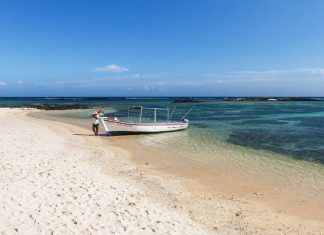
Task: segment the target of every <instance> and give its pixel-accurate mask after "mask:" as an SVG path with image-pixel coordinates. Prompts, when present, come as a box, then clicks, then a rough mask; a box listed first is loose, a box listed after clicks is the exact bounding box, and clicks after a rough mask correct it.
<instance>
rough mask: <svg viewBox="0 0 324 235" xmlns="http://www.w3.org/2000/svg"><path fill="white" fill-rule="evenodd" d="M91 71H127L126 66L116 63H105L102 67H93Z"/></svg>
mask: <svg viewBox="0 0 324 235" xmlns="http://www.w3.org/2000/svg"><path fill="white" fill-rule="evenodd" d="M92 71H93V72H111V73H123V72H127V71H129V69H128V68H125V67H122V66H118V65H116V64H110V65H106V66H104V67H99V66H98V67H95V68H94V69H93V70H92Z"/></svg>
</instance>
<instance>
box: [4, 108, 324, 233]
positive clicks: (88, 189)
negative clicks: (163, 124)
mask: <svg viewBox="0 0 324 235" xmlns="http://www.w3.org/2000/svg"><path fill="white" fill-rule="evenodd" d="M29 112H35V113H36V112H40V111H33V110H27V111H26V110H20V109H5V108H4V109H0V123H1V125H0V133H1V134H0V139H1V141H0V205H1V206H0V234H324V225H323V223H322V221H321V218H322V216H323V215H322V214H320V213H321V211H319V212H318V211H316V208H308V210H310V209H314V211H315V212H314V216H311V217H303V216H302V213H300V214H298V213H295V212H293V213H292V212H290V211H289V210H288V209H287V208H289V207H282V208H280V207H279V208H280V209H278V207H277V208H272V207H270V206H268V205H266V204H264V203H263V201H262V200H261V199H260V198H266V196H267V197H269V195H270V196H271V193H269V194H268V195H263V193H264V192H261V193H260V194H259V191H249V190H250V189H251V186H249V185H246V184H242V182H238V183H236V184H233V180H231V179H229V178H227V181H223V180H224V179H225V178H224V177H221V178H218V181H217V182H216V183H215V182H214V184H215V185H216V186H217V187H216V189H215V188H214V189H213V190H210V189H208V187H205V186H203V185H199V182H198V181H197V180H196V179H193V178H190V177H187V176H185V175H188V174H189V175H190V171H191V172H193V171H200V174H203V173H206V172H201V169H198V168H197V167H196V168H197V169H194V168H193V167H191V166H184V165H176V164H175V162H173V163H172V166H171V165H170V166H168V168H169V169H170V171H174V172H176V173H177V174H169V173H162V171H160V169H162V168H163V167H162V165H163V164H165V163H162V162H159V157H156V156H155V157H154V156H153V155H154V154H156V153H145V154H146V155H145V154H144V153H143V154H142V155H141V153H137V154H139V156H137V157H136V159H135V160H134V159H132V160H131V156H130V154H131V153H129V152H127V151H126V150H125V149H122V148H120V147H122V146H120V147H119V148H118V147H116V146H113V145H111V146H110V145H104V144H103V141H106V142H107V141H111V142H113V141H112V140H109V137H107V138H106V139H105V138H102V137H94V136H93V135H92V134H91V131H90V130H85V129H83V128H80V127H77V126H73V125H70V124H66V123H61V122H56V121H47V120H41V119H35V118H33V117H30V116H27V114H28V113H29ZM129 147H131V146H129ZM152 154H153V155H152ZM160 154H162V155H163V153H160ZM154 162H155V163H154ZM154 164H155V165H154ZM170 164H171V163H170ZM171 168H172V169H171ZM186 169H190V171H189V170H188V171H187V172H186ZM179 175H180V176H179ZM182 175H183V176H182ZM219 175H221V173H219ZM212 180H217V178H215V179H214V178H213V179H212ZM234 180H236V179H234ZM225 186H226V187H232V188H231V190H232V191H233V192H234V191H236V192H237V193H236V194H232V195H231V194H229V193H228V192H227V193H224V190H223V189H224V187H225ZM252 188H253V187H252ZM253 190H254V189H253ZM274 196H275V195H274ZM281 204H282V203H281ZM281 204H280V206H281ZM291 208H292V207H290V209H291ZM292 211H294V210H292ZM295 211H298V210H295ZM310 211H311V210H310ZM315 215H316V216H315Z"/></svg>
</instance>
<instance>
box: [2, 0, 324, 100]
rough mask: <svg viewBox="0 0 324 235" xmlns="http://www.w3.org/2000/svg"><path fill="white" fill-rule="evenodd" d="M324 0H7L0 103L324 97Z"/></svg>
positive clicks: (5, 2)
mask: <svg viewBox="0 0 324 235" xmlns="http://www.w3.org/2000/svg"><path fill="white" fill-rule="evenodd" d="M323 12H324V1H315V0H303V1H302V0H265V1H260V0H255V1H252V0H246V1H239V0H237V1H235V0H222V1H218V0H128V1H126V0H118V1H117V0H115V1H109V0H106V1H96V0H92V1H90V0H88V1H85V0H69V1H64V0H60V1H59V0H52V1H49V0H39V1H34V0H28V1H25V0H20V1H18V0H2V1H0V96H249V95H250V96H271V95H274V96H324V14H323Z"/></svg>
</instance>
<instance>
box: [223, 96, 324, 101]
mask: <svg viewBox="0 0 324 235" xmlns="http://www.w3.org/2000/svg"><path fill="white" fill-rule="evenodd" d="M224 101H323V100H321V99H316V98H307V97H230V98H224Z"/></svg>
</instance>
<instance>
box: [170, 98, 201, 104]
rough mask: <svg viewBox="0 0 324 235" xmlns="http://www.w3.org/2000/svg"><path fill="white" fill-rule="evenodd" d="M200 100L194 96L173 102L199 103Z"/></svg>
mask: <svg viewBox="0 0 324 235" xmlns="http://www.w3.org/2000/svg"><path fill="white" fill-rule="evenodd" d="M198 102H200V101H198V100H194V99H192V98H185V99H175V100H174V101H173V103H198Z"/></svg>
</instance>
